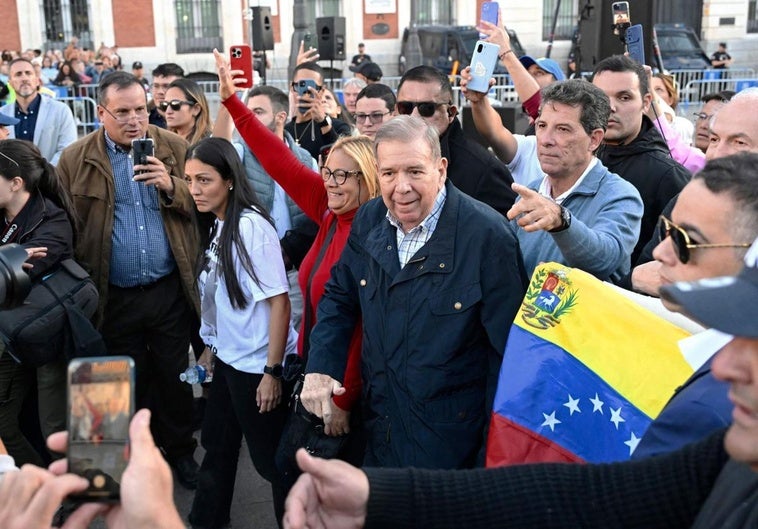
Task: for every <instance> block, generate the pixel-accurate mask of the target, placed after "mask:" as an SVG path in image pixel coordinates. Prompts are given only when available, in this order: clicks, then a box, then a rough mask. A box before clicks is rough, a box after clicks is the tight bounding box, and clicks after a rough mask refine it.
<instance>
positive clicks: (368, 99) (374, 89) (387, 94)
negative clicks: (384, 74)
mask: <svg viewBox="0 0 758 529" xmlns="http://www.w3.org/2000/svg"><path fill="white" fill-rule="evenodd" d="M396 102H397V100H396V98H395V93H394V92H393V91H392V88H390V87H389V86H387V85H384V84H381V83H374V84H370V85H368V86H366V87H365V88H364V89H363V90H361V91H360V92H359V93H358V99H357V100H356V102H355V113H354V114H353V118H355V126H356V128H357V129H358V132H360V133H361V134H363V135H365V136H368V137H369V138H371V139H374V136H375V135H376V131H377V130H379V127H381V126H382V124H383V123H384V122H386V121H389V120H390V119H392V116H394V115H395V103H396Z"/></svg>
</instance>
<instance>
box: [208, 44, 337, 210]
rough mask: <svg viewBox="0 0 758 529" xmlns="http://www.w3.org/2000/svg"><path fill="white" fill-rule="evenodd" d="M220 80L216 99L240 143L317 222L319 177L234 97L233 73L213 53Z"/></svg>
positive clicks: (322, 196) (322, 194) (322, 205)
mask: <svg viewBox="0 0 758 529" xmlns="http://www.w3.org/2000/svg"><path fill="white" fill-rule="evenodd" d="M214 56H215V57H216V69H217V71H218V77H219V95H220V96H221V101H222V104H223V106H224V107H225V108H226V110H228V111H229V114H230V115H231V117H232V119H233V120H234V124H235V125H236V126H237V131H238V132H239V134H240V136H241V137H242V139H243V140H244V141H245V143H246V144H247V146H248V147H250V150H251V151H252V152H253V154H255V157H256V158H257V159H258V161H259V162H260V163H261V166H262V167H263V169H265V171H266V172H267V173H268V174H269V175H270V176H271V177H272V178H273V179H274V180H276V182H277V183H278V184H279V185H280V186H282V188H283V189H284V191H285V192H286V193H287V194H288V195H289V196H290V197H292V200H294V201H295V203H297V205H298V206H299V207H300V209H302V210H303V211H304V212H305V214H306V215H308V216H309V217H310V218H312V219H313V220H315V221H316V222H320V220H321V217H322V216H323V214H324V211H326V209H327V196H326V190H325V189H324V184H323V181H322V180H321V175H319V174H318V173H317V172H315V171H313V170H312V169H311V168H310V167H306V166H305V165H303V164H302V163H301V162H300V160H299V159H298V158H297V157H296V156H295V155H294V154H293V153H292V151H290V149H289V148H288V147H287V145H286V144H285V143H284V142H283V141H282V140H281V138H278V137H277V136H276V135H275V134H274V133H273V132H271V131H270V130H268V128H267V127H266V126H265V125H263V124H262V123H261V122H260V121H259V120H258V118H256V117H255V115H254V114H253V112H252V111H251V110H250V109H249V108H247V107H246V106H245V104H244V103H243V102H242V101H241V100H240V99H239V98H237V97H236V96H235V95H234V94H235V91H236V86H235V84H234V80H233V79H232V73H234V72H232V71H230V70H229V67H228V65H227V63H226V60H225V59H224V57H223V56H222V55H221V54H220V53H219V52H218V51H215V50H214Z"/></svg>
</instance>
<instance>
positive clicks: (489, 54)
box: [468, 40, 500, 94]
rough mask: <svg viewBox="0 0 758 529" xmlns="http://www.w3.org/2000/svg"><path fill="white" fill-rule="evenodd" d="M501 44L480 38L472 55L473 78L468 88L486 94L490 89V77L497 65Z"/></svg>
mask: <svg viewBox="0 0 758 529" xmlns="http://www.w3.org/2000/svg"><path fill="white" fill-rule="evenodd" d="M499 52H500V46H498V45H497V44H493V43H491V42H485V41H483V40H480V41H478V42H477V43H476V45H475V46H474V53H473V54H472V55H471V80H470V81H469V82H468V89H469V90H474V91H475V92H482V93H483V94H486V93H487V92H489V91H490V78H491V77H492V73H493V72H494V71H495V66H496V65H497V54H498V53H499Z"/></svg>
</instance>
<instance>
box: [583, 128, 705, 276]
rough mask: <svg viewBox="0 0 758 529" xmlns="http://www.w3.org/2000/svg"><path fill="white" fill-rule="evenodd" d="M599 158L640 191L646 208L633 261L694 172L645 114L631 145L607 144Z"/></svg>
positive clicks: (601, 149)
mask: <svg viewBox="0 0 758 529" xmlns="http://www.w3.org/2000/svg"><path fill="white" fill-rule="evenodd" d="M597 157H598V158H600V161H601V162H603V164H604V165H605V166H606V167H607V168H608V169H610V170H611V172H614V173H616V174H617V175H619V176H621V178H623V179H624V180H627V181H628V182H630V183H631V184H632V185H633V186H634V187H636V188H637V191H639V193H640V196H641V197H642V203H643V204H644V206H645V211H644V213H643V214H642V226H641V227H640V238H639V239H638V242H637V246H635V248H634V252H633V253H632V263H635V262H637V256H638V255H639V254H640V252H641V251H642V248H643V247H644V246H645V244H647V242H648V241H649V240H650V239H651V238H652V236H653V232H654V230H655V225H656V223H657V222H658V217H659V216H660V215H661V212H662V211H663V208H665V207H666V204H668V203H669V200H671V199H672V198H673V197H674V196H676V195H677V194H678V193H679V191H681V190H682V188H683V187H684V186H685V185H687V182H689V181H690V177H691V173H690V172H689V171H688V170H687V169H686V168H685V167H684V166H683V165H680V164H679V163H677V162H675V161H674V159H673V158H672V157H671V154H670V153H669V149H668V146H667V145H666V142H665V141H664V139H663V137H661V135H660V134H659V133H658V130H657V129H656V128H655V126H654V125H653V122H652V121H650V119H649V118H648V117H647V116H643V117H642V129H641V130H640V133H639V135H638V136H637V137H636V138H635V139H634V141H632V143H630V144H628V145H606V144H603V145H601V146H600V149H599V150H598V153H597Z"/></svg>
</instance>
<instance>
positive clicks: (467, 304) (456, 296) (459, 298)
mask: <svg viewBox="0 0 758 529" xmlns="http://www.w3.org/2000/svg"><path fill="white" fill-rule="evenodd" d="M481 299H482V287H481V285H480V284H479V283H478V282H476V283H470V284H468V285H465V286H461V287H456V288H452V289H449V290H446V291H444V292H442V293H440V294H436V295H434V296H430V297H429V307H430V309H431V311H432V314H434V315H436V316H445V315H450V314H461V313H463V312H465V311H467V310H469V309H470V308H471V307H473V306H474V305H476V304H477V303H479V301H480V300H481Z"/></svg>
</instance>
